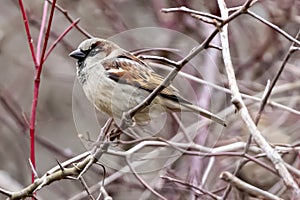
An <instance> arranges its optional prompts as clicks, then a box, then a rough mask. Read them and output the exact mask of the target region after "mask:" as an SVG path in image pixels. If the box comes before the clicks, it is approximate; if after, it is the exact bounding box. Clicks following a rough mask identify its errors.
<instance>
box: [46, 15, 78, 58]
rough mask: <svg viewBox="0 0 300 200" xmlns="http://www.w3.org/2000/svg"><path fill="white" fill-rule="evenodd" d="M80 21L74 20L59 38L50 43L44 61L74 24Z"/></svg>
mask: <svg viewBox="0 0 300 200" xmlns="http://www.w3.org/2000/svg"><path fill="white" fill-rule="evenodd" d="M79 21H80V19H79V18H78V19H76V20H75V21H74V22H73V23H72V24H71V25H70V26H69V27H68V28H67V29H66V30H65V31H64V32H63V33H62V34H61V35H59V37H58V38H57V39H56V40H55V41H54V42H53V43H52V45H51V46H50V48H49V50H48V51H47V53H46V55H45V58H44V61H43V62H45V61H46V59H47V58H48V56H49V55H50V53H51V52H52V50H53V49H54V48H55V46H56V45H57V44H58V43H59V42H60V41H61V40H62V39H63V37H65V35H67V34H68V33H69V31H70V30H71V29H72V28H73V27H74V26H76V24H78V22H79Z"/></svg>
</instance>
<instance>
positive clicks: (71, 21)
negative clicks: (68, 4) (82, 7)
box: [47, 0, 93, 38]
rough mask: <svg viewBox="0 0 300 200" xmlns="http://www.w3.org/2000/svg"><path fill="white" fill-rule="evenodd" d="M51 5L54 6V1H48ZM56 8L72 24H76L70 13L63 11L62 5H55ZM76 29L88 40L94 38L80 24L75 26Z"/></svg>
mask: <svg viewBox="0 0 300 200" xmlns="http://www.w3.org/2000/svg"><path fill="white" fill-rule="evenodd" d="M47 1H48V2H49V3H51V4H53V1H52V0H47ZM55 7H56V9H57V10H59V11H60V12H61V13H62V14H63V15H64V16H65V17H66V19H67V20H68V21H69V22H70V23H71V24H72V23H74V20H73V19H72V18H71V16H70V15H69V13H68V11H67V10H65V9H63V8H62V7H61V6H60V5H58V4H55ZM75 27H76V29H77V30H78V31H79V32H81V33H82V34H83V35H84V36H85V37H87V38H92V37H93V36H92V35H91V34H89V33H88V32H87V31H86V30H84V29H83V28H81V27H80V26H79V25H78V24H76V25H75Z"/></svg>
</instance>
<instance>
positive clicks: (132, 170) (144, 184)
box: [125, 155, 167, 200]
mask: <svg viewBox="0 0 300 200" xmlns="http://www.w3.org/2000/svg"><path fill="white" fill-rule="evenodd" d="M125 160H126V163H127V165H128V167H129V169H130V170H131V172H132V173H133V175H134V176H135V177H136V178H137V179H138V180H139V181H140V182H141V184H142V185H143V186H145V188H146V189H148V190H149V191H150V192H152V193H153V194H154V195H155V196H157V197H159V198H160V199H164V200H167V199H166V198H165V197H163V196H162V195H161V194H159V193H158V192H156V191H155V190H154V189H153V188H152V187H151V186H150V185H148V183H146V182H145V181H144V180H143V179H142V178H141V177H140V175H139V174H138V173H137V172H136V171H135V169H134V168H133V167H132V165H131V163H130V155H129V156H126V158H125Z"/></svg>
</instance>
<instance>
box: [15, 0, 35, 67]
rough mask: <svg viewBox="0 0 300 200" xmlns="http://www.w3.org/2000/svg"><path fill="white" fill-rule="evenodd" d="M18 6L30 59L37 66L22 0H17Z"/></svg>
mask: <svg viewBox="0 0 300 200" xmlns="http://www.w3.org/2000/svg"><path fill="white" fill-rule="evenodd" d="M19 6H20V8H21V12H22V16H23V21H24V25H25V30H26V35H27V40H28V44H29V48H30V52H31V56H32V60H33V62H34V65H35V67H36V68H37V60H36V57H35V53H34V47H33V42H32V37H31V34H30V29H29V24H28V18H27V15H26V12H25V8H24V5H23V2H22V0H19Z"/></svg>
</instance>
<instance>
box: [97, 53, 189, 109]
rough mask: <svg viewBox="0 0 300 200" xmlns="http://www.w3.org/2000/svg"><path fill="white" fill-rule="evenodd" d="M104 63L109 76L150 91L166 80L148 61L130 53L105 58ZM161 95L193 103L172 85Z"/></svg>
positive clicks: (117, 80)
mask: <svg viewBox="0 0 300 200" xmlns="http://www.w3.org/2000/svg"><path fill="white" fill-rule="evenodd" d="M102 65H103V67H104V68H105V70H106V73H107V76H108V77H109V78H111V79H112V80H114V81H116V82H119V83H123V84H129V85H134V86H135V87H139V88H142V89H144V90H147V91H149V92H152V91H153V90H154V89H155V88H156V87H158V86H159V85H160V84H161V83H162V81H163V80H164V79H163V77H162V76H160V75H159V74H157V73H155V72H154V71H153V70H152V69H151V68H150V67H149V66H148V65H147V64H146V63H144V62H143V61H142V60H140V59H138V58H137V57H135V56H133V55H131V54H130V53H125V54H124V55H122V56H119V57H117V58H113V59H109V60H105V61H103V63H102ZM160 95H161V96H163V97H165V98H168V99H171V100H173V101H177V102H182V103H188V104H191V103H190V102H188V101H187V100H185V99H184V98H182V97H180V95H179V93H178V90H177V89H176V88H175V87H173V86H172V85H170V86H169V87H167V88H165V89H164V90H162V91H161V92H160Z"/></svg>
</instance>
